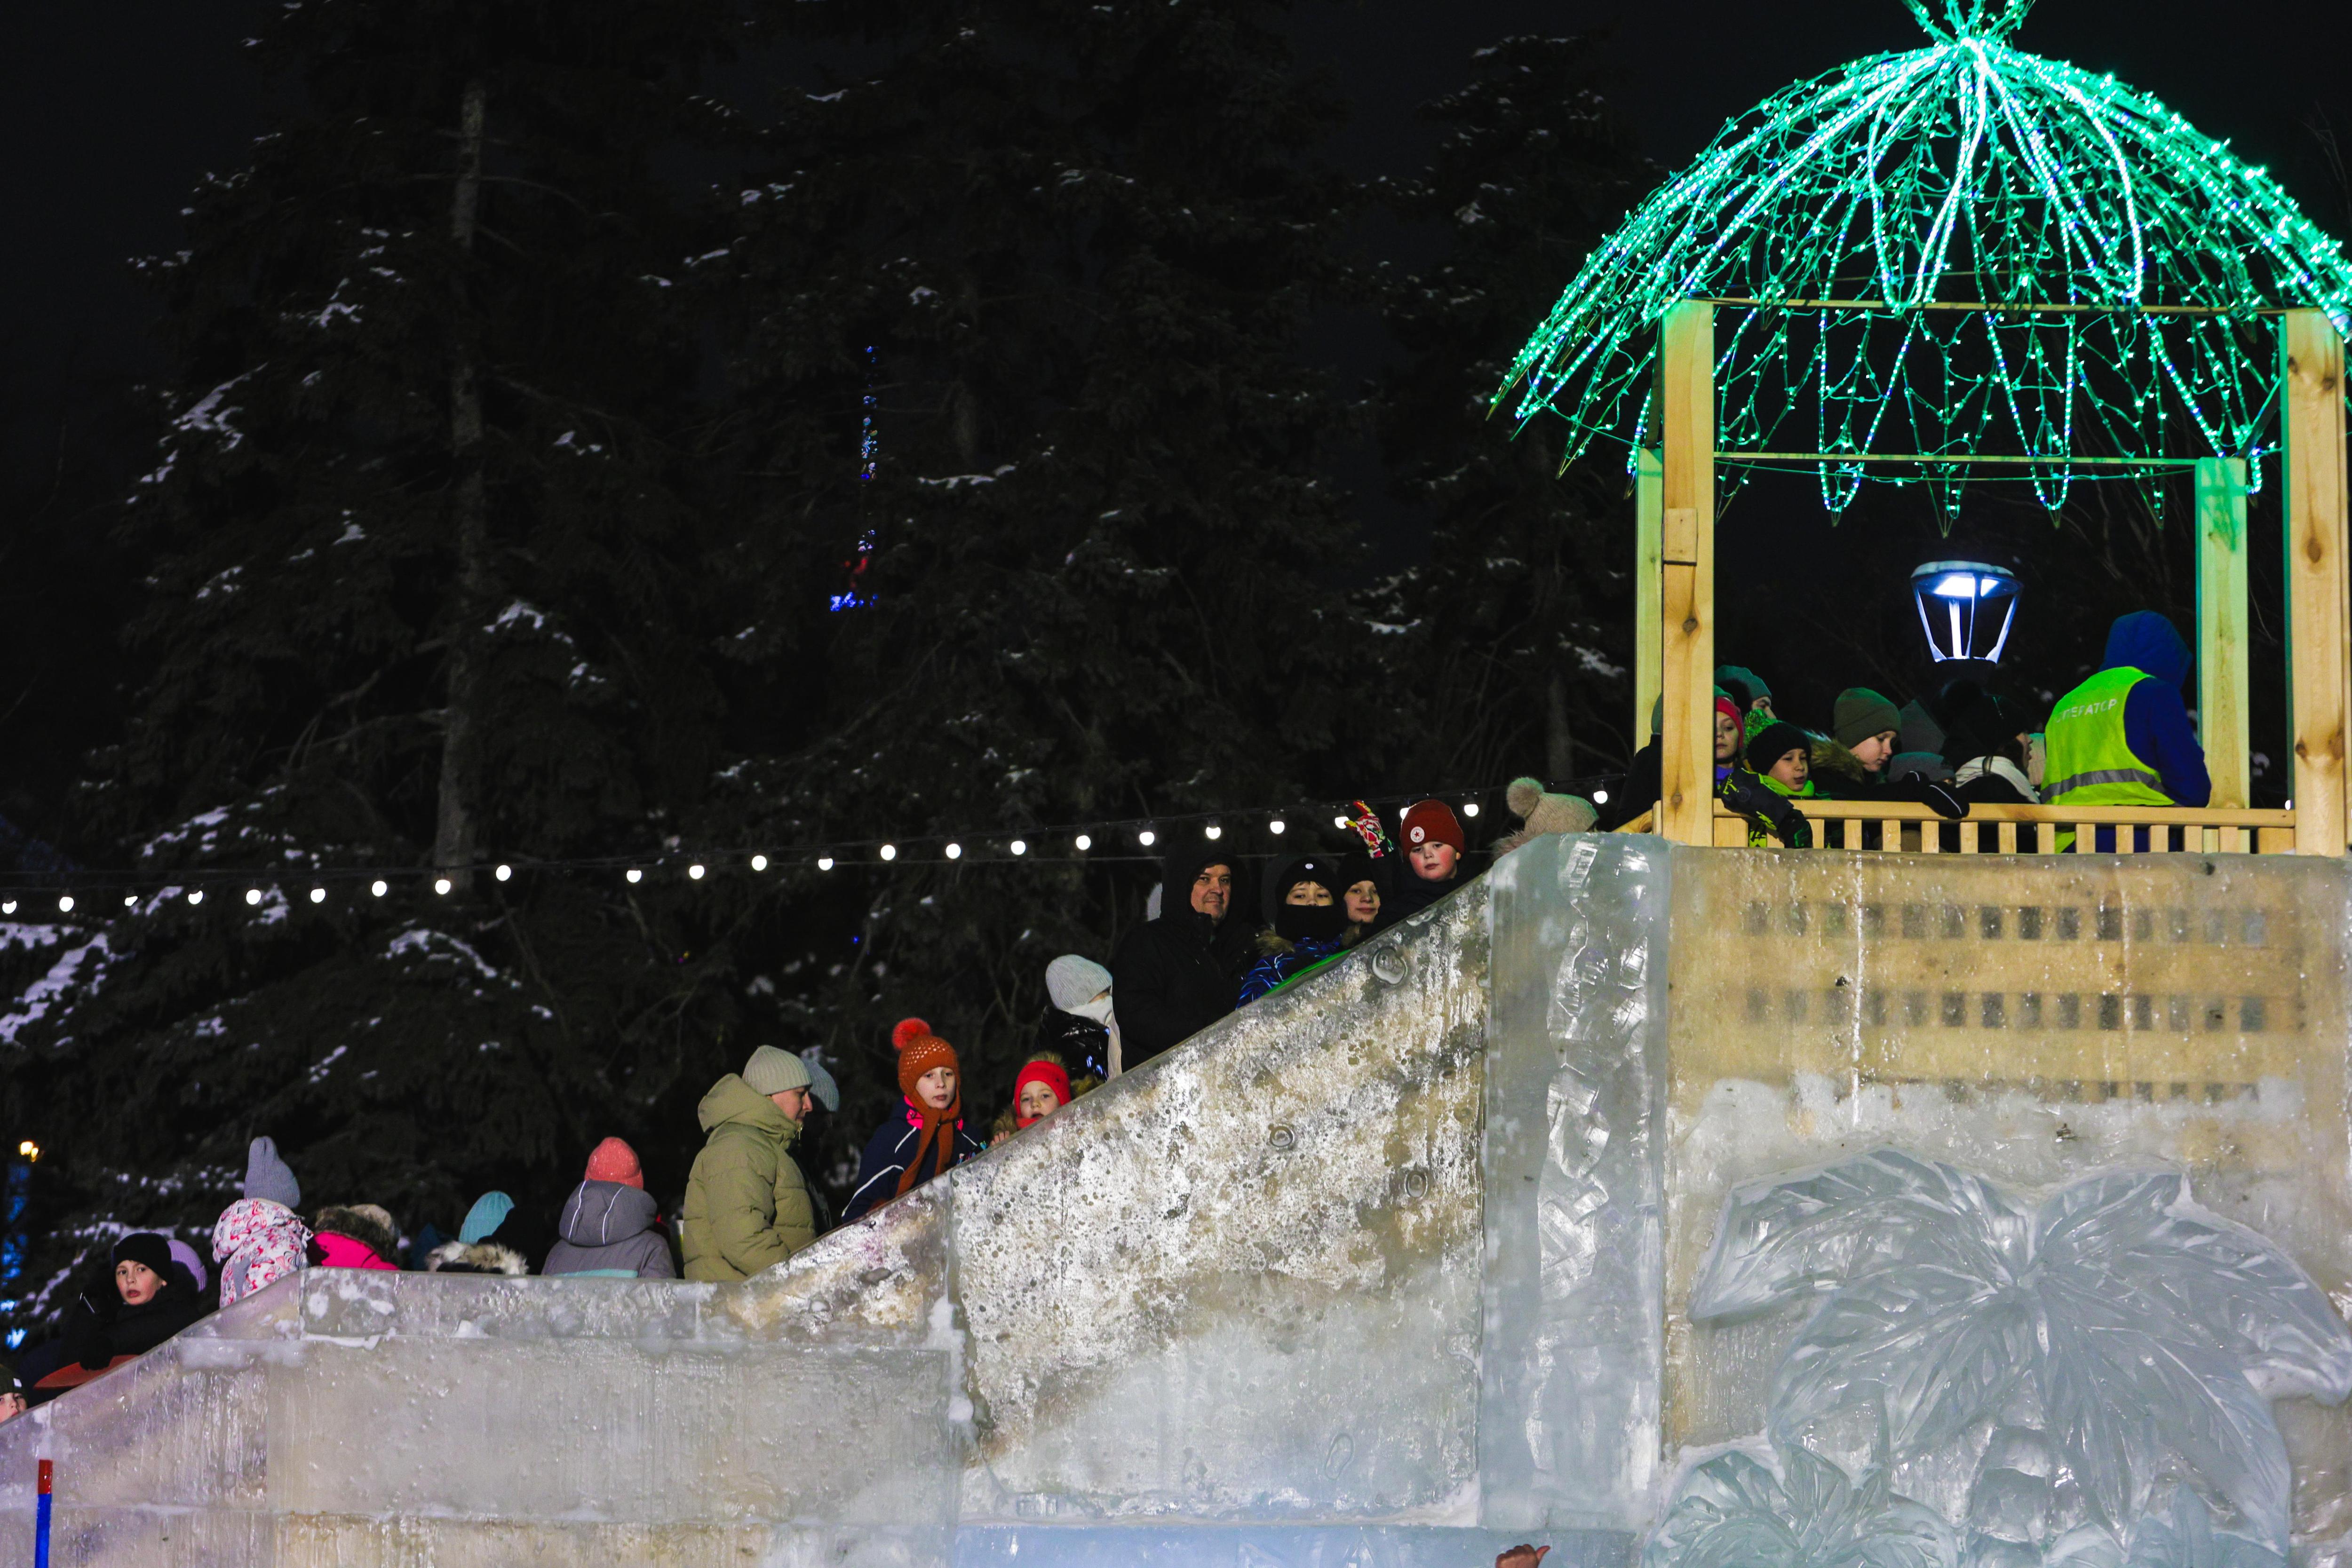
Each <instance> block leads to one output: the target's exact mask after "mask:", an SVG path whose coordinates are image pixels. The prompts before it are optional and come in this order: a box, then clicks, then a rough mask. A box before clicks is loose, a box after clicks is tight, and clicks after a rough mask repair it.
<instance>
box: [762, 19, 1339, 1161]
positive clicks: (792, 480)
mask: <svg viewBox="0 0 2352 1568" xmlns="http://www.w3.org/2000/svg"><path fill="white" fill-rule="evenodd" d="M1280 13H1281V7H1280V6H1279V5H1276V4H1274V3H1271V0H1197V3H1194V0H1188V3H1187V4H1185V5H1181V6H1170V5H1164V4H1160V3H1158V0H1150V3H1141V0H1118V3H1117V4H1112V5H1099V4H1077V3H1062V0H909V3H907V4H902V5H890V6H865V7H859V8H858V9H857V10H856V12H855V13H854V14H853V13H850V12H847V11H845V10H844V9H842V8H838V7H835V6H824V5H796V6H792V7H790V8H788V10H787V11H786V12H785V13H784V15H783V16H782V25H784V26H788V27H791V28H793V29H795V30H796V33H797V36H799V37H801V38H802V40H803V43H804V44H806V45H808V46H810V47H818V48H823V47H841V46H845V45H855V46H856V48H857V49H858V50H859V51H860V52H859V53H858V54H857V55H856V57H855V58H856V64H857V68H856V71H855V73H854V74H845V75H844V76H842V77H841V78H838V79H834V80H828V81H823V82H813V83H811V84H809V86H810V88H811V89H813V90H808V91H804V92H802V93H800V94H797V95H788V96H789V98H790V101H789V102H788V105H787V107H786V108H785V109H784V110H782V112H781V113H780V114H779V116H778V117H777V119H776V120H775V122H774V124H773V125H772V130H771V136H772V148H773V158H774V162H773V165H772V169H771V170H770V171H768V172H767V173H766V176H765V177H764V178H763V179H762V181H761V183H759V184H758V185H757V186H756V187H755V188H752V189H750V190H746V191H745V192H743V193H741V196H740V199H739V207H738V220H739V223H740V238H739V239H738V240H737V241H736V242H735V244H734V245H733V246H732V247H731V249H732V255H731V258H730V267H731V268H732V272H733V276H734V277H735V279H736V282H737V283H738V285H739V286H740V288H741V289H742V291H743V296H744V298H745V299H746V302H747V306H748V317H749V319H747V321H746V323H745V325H744V327H743V328H742V329H740V332H739V333H738V334H737V337H738V339H739V340H740V344H741V350H740V354H739V365H740V371H741V374H742V377H743V382H742V385H743V398H744V406H743V409H742V412H741V413H740V420H741V422H742V423H741V428H740V438H741V439H742V440H743V442H744V443H745V444H747V446H748V447H749V448H750V449H751V455H749V456H747V457H746V458H745V459H744V461H743V463H742V467H743V469H744V470H745V471H746V472H747V473H749V474H751V475H752V476H754V483H753V484H752V486H751V488H750V490H749V492H748V494H747V497H746V500H745V503H744V506H745V508H746V509H747V511H751V512H755V513H756V515H757V516H759V517H761V519H762V520H763V525H764V526H763V528H761V529H759V530H754V533H755V534H757V535H763V536H764V538H765V541H766V542H765V544H764V546H763V547H762V548H763V549H765V551H766V554H765V555H764V556H763V557H761V565H760V566H759V567H757V568H756V569H750V570H746V571H745V572H743V573H741V574H740V578H741V580H743V581H744V582H745V583H746V584H747V585H750V587H751V588H752V589H753V590H756V591H755V592H752V593H747V600H748V601H750V602H749V603H747V608H746V611H745V618H746V620H747V622H749V623H750V624H751V625H753V626H754V627H756V628H758V629H759V635H760V636H761V637H763V638H773V639H775V640H776V641H777V642H778V643H780V644H782V645H786V646H789V647H791V648H792V649H793V659H792V660H791V661H790V662H789V663H788V664H787V665H786V669H787V671H788V674H789V676H790V682H791V684H790V687H789V689H779V690H776V691H775V692H774V694H773V695H772V696H771V697H769V698H767V699H765V700H764V701H740V702H739V703H738V707H739V709H741V710H750V711H758V710H761V709H762V708H765V709H767V710H769V711H772V712H774V713H777V714H779V715H788V717H782V718H780V719H779V721H778V726H777V727H776V728H774V729H772V730H771V731H770V732H768V733H767V734H766V735H765V736H764V737H758V738H754V737H749V736H747V737H745V738H744V739H743V741H742V742H741V743H740V744H741V749H742V752H743V754H744V756H745V757H746V758H748V759H750V760H747V762H746V764H745V766H744V767H743V768H741V769H740V772H739V773H738V774H737V775H736V777H735V780H734V782H735V786H736V795H735V798H734V800H733V801H732V802H731V804H730V809H729V810H728V811H727V812H726V813H725V820H726V821H729V822H730V829H729V831H741V832H745V833H768V834H771V835H772V836H774V837H777V838H780V839H801V840H820V839H824V838H839V837H846V838H852V839H865V840H873V839H878V838H884V837H888V836H891V835H894V834H902V835H925V834H937V833H941V832H944V831H948V830H950V829H954V828H958V827H961V826H964V825H968V824H1001V825H1002V828H1003V832H1001V833H999V834H996V835H992V837H991V839H990V840H989V841H987V842H986V843H971V844H968V845H966V846H965V848H966V849H967V850H968V851H970V852H972V853H974V854H978V853H981V852H989V853H992V854H995V855H1000V856H1001V855H1003V854H1004V853H1005V852H1006V843H1007V841H1008V840H1009V839H1010V838H1011V837H1012V836H1013V835H1014V834H1016V833H1021V834H1025V835H1026V839H1027V841H1028V842H1029V844H1030V846H1031V847H1030V852H1029V855H1028V857H1027V860H1026V863H1024V865H1022V866H1020V867H1018V868H1015V867H1012V866H992V867H988V868H984V869H976V868H973V867H971V865H970V864H969V863H968V862H966V863H963V864H955V863H949V862H944V861H942V860H940V846H939V844H938V843H937V842H936V841H933V842H932V843H931V844H930V845H929V848H928V849H926V850H924V851H922V852H921V854H922V856H924V857H927V858H929V860H931V861H932V862H934V863H932V864H930V865H929V866H926V867H922V868H917V867H915V866H914V865H913V864H912V863H911V862H913V861H914V860H915V859H916V858H918V857H917V855H916V854H915V853H914V852H911V851H910V853H909V855H908V857H907V858H905V859H902V860H901V861H900V862H898V866H897V868H896V869H894V870H893V871H891V872H890V873H887V874H880V875H877V874H875V873H872V872H870V871H857V870H855V869H854V868H853V867H851V866H848V865H845V866H843V867H842V868H840V869H837V870H836V871H835V872H834V873H829V874H828V875H817V874H810V875H809V876H807V878H806V882H805V884H806V885H807V886H808V888H809V890H810V894H811V896H812V897H813V898H814V899H815V900H817V902H816V903H814V904H812V905H811V906H810V908H809V911H808V913H809V914H810V915H811V919H810V920H809V922H808V925H806V927H805V929H806V930H807V931H808V932H809V936H808V937H807V949H808V950H807V954H806V957H805V959H804V967H803V970H802V972H801V974H800V975H799V976H797V977H794V979H793V983H792V984H790V985H788V986H787V988H786V989H787V992H788V993H789V994H788V996H787V998H786V1001H787V1004H788V1006H789V1007H790V1008H791V1009H793V1016H794V1017H795V1018H796V1019H798V1020H799V1031H798V1033H797V1035H796V1038H795V1041H794V1042H795V1043H797V1044H799V1045H802V1046H803V1047H806V1048H814V1049H816V1050H818V1051H822V1052H824V1053H827V1054H829V1055H830V1056H831V1057H832V1059H833V1060H834V1061H835V1062H836V1063H838V1064H840V1065H841V1066H842V1067H843V1069H844V1077H845V1081H846V1087H847V1090H848V1092H849V1095H850V1099H851V1103H850V1105H849V1106H847V1107H846V1108H845V1114H844V1116H843V1117H842V1118H841V1125H840V1126H838V1127H837V1128H835V1132H834V1137H835V1142H834V1144H833V1145H831V1146H832V1150H833V1157H834V1159H835V1161H838V1160H840V1159H842V1158H844V1157H845V1156H846V1155H847V1154H848V1152H849V1151H850V1149H852V1148H854V1145H855V1141H856V1139H858V1138H860V1137H862V1136H863V1134H865V1132H866V1130H867V1129H868V1128H870V1127H871V1126H872V1125H873V1124H875V1122H876V1120H877V1118H878V1117H879V1116H881V1115H883V1114H885V1113H887V1107H888V1106H889V1105H890V1104H891V1103H893V1102H894V1101H895V1098H896V1094H897V1091H896V1089H895V1088H894V1087H891V1086H890V1083H889V1067H890V1063H889V1059H888V1052H887V1030H888V1026H889V1024H890V1022H891V1021H892V1019H894V1018H895V1017H897V1016H898V1015H899V1014H901V1013H903V1012H920V1013H922V1014H923V1015H924V1016H926V1017H928V1018H929V1019H930V1020H931V1021H932V1023H933V1024H934V1025H935V1026H937V1027H938V1028H940V1030H943V1031H944V1032H945V1033H946V1034H947V1035H948V1036H949V1038H950V1039H951V1040H955V1041H956V1042H957V1044H958V1045H959V1046H960V1047H961V1048H962V1050H963V1051H964V1055H965V1060H966V1064H967V1071H968V1073H970V1074H971V1087H972V1090H973V1092H972V1093H971V1095H968V1098H967V1102H966V1103H967V1107H968V1109H969V1110H970V1111H971V1113H972V1114H973V1115H974V1116H976V1117H978V1118H980V1124H982V1125H984V1124H985V1119H986V1116H987V1115H988V1114H991V1113H993V1111H994V1109H995V1107H996V1105H997V1104H998V1103H1000V1101H1001V1098H1002V1096H1003V1095H1004V1094H1005V1093H1007V1092H1009V1088H1010V1079H1011V1073H1012V1069H1013V1064H1014V1063H1016V1062H1017V1061H1018V1060H1019V1058H1020V1056H1021V1055H1022V1054H1023V1053H1024V1051H1025V1050H1026V1049H1027V1046H1028V1044H1029V1037H1030V1033H1031V1030H1032V1029H1033V1028H1034V1022H1035V1020H1036V1019H1037V1018H1038V1017H1039V1016H1040V1014H1041V1013H1042V1011H1043V1009H1044V1007H1045V998H1044V996H1043V986H1042V977H1043V970H1044V967H1045V962H1046V960H1047V959H1049V958H1050V957H1052V956H1054V955H1055V954H1057V953H1060V952H1065V951H1078V952H1083V953H1087V954H1090V955H1091V956H1095V957H1097V959H1101V958H1106V957H1108V953H1109V950H1110V947H1111V945H1112V944H1113V943H1114V942H1115V941H1116V939H1117V937H1118V935H1119V933H1120V931H1121V929H1122V926H1123V925H1124V924H1126V923H1130V922H1132V921H1133V920H1135V919H1137V918H1139V915H1140V914H1141V910H1142V904H1143V894H1144V890H1145V889H1146V888H1147V887H1148V886H1149V885H1150V882H1151V881H1152V877H1151V875H1150V872H1149V870H1148V869H1147V868H1146V867H1145V866H1144V865H1143V864H1142V863H1141V862H1145V861H1147V860H1148V859H1149V858H1150V855H1151V854H1152V852H1150V851H1147V850H1145V849H1143V848H1142V847H1141V846H1140V845H1139V841H1137V839H1136V838H1135V836H1134V835H1132V834H1128V835H1123V836H1122V838H1121V840H1120V841H1118V842H1117V843H1103V844H1098V845H1097V846H1096V847H1095V849H1094V851H1093V852H1091V853H1089V854H1084V855H1082V854H1080V853H1079V852H1077V851H1076V849H1075V848H1074V847H1073V845H1072V842H1071V839H1070V837H1069V835H1068V834H1066V833H1058V834H1055V833H1048V832H1046V831H1045V829H1047V828H1049V827H1051V826H1052V825H1054V824H1061V823H1070V822H1074V821H1085V820H1087V819H1090V818H1091V819H1100V818H1102V817H1105V816H1119V817H1131V818H1135V819H1147V818H1150V817H1153V816H1154V815H1155V814H1161V813H1178V812H1199V811H1206V810H1214V809H1216V808H1218V807H1220V806H1224V805H1231V804H1238V803H1241V802H1244V801H1249V802H1256V801H1265V800H1282V799H1285V798H1286V797H1291V796H1296V795H1301V794H1303V793H1305V792H1307V791H1308V790H1310V789H1326V790H1329V791H1331V792H1334V793H1337V792H1339V790H1340V789H1342V788H1343V787H1344V786H1343V782H1342V781H1343V780H1345V781H1355V782H1357V784H1358V787H1360V779H1361V774H1360V773H1359V772H1353V771H1351V768H1352V766H1353V765H1354V764H1355V763H1356V762H1358V761H1360V757H1358V756H1351V755H1350V747H1351V746H1353V747H1356V748H1358V749H1359V750H1360V747H1361V741H1360V737H1361V736H1362V735H1363V733H1364V732H1365V727H1363V726H1359V727H1356V728H1355V729H1354V731H1353V734H1352V736H1351V734H1350V730H1349V723H1348V721H1349V716H1350V715H1352V714H1354V713H1356V712H1358V711H1360V709H1361V707H1362V706H1363V705H1365V704H1366V703H1368V702H1369V701H1370V700H1373V699H1376V698H1377V695H1378V694H1377V693H1374V692H1370V691H1368V690H1367V689H1366V683H1365V680H1364V675H1363V672H1364V670H1365V669H1366V667H1367V665H1368V659H1367V657H1366V655H1365V653H1364V652H1363V647H1362V644H1363V642H1364V638H1365V632H1364V631H1363V629H1362V627H1361V624H1360V621H1359V620H1358V619H1357V618H1355V617H1354V616H1353V615H1352V614H1351V613H1350V612H1349V609H1348V607H1347V605H1346V604H1345V602H1344V601H1343V599H1342V598H1341V596H1340V595H1339V592H1338V591H1337V588H1336V583H1337V581H1338V580H1339V574H1341V573H1342V572H1344V571H1346V570H1349V567H1350V566H1351V564H1352V562H1353V559H1354V556H1353V550H1354V549H1355V540H1354V532H1353V528H1352V526H1351V523H1350V521H1349V517H1348V516H1347V511H1346V507H1345V506H1344V502H1343V497H1341V496H1340V495H1339V493H1338V491H1337V490H1336V488H1335V487H1334V486H1332V485H1331V484H1330V483H1329V481H1328V478H1327V477H1325V476H1324V475H1323V471H1322V466H1321V465H1322V462H1323V458H1324V453H1325V448H1326V445H1327V443H1328V440H1329V438H1330V437H1331V435H1332V434H1334V432H1335V431H1336V430H1337V429H1338V428H1339V426H1340V424H1341V422H1342V421H1343V420H1344V419H1345V418H1346V417H1347V413H1348V411H1347V410H1346V408H1345V406H1344V405H1343V404H1342V402H1340V400H1339V399H1338V398H1337V397H1336V396H1335V395H1334V392H1333V391H1332V389H1331V387H1330V385H1329V383H1328V380H1327V378H1325V377H1324V376H1322V375H1320V374H1319V373H1318V372H1317V371H1314V370H1313V369H1312V368H1310V366H1309V365H1308V364H1307V360H1306V357H1305V355H1304V353H1303V352H1302V349H1301V343H1300V337H1301V330H1302V328H1303V326H1304V324H1305V322H1306V320H1307V317H1308V315H1309V313H1310V312H1311V311H1312V310H1314V309H1315V308H1317V306H1318V304H1319V303H1322V302H1325V301H1328V300H1329V299H1331V298H1334V297H1335V296H1336V295H1337V294H1338V293H1339V291H1340V290H1341V289H1342V288H1344V287H1346V286H1347V278H1346V273H1345V268H1344V267H1342V265H1341V263H1340V262H1339V259H1338V258H1337V253H1336V249H1335V240H1336V235H1337V233H1338V230H1339V225H1340V224H1341V222H1342V220H1343V218H1344V216H1345V214H1346V213H1347V212H1348V210H1349V203H1350V202H1351V200H1352V197H1351V194H1350V192H1349V188H1348V187H1347V185H1346V184H1345V183H1344V182H1343V181H1341V180H1340V179H1339V177H1337V176H1336V175H1335V174H1334V173H1332V172H1330V171H1329V170H1328V167H1327V166H1325V165H1324V164H1322V163H1321V162H1319V161H1318V159H1319V153H1318V147H1319V144H1320V142H1321V140H1322V138H1323V137H1324V136H1325V134H1326V133H1327V132H1328V130H1329V129H1330V127H1331V125H1332V123H1333V120H1334V115H1333V111H1332V110H1331V108H1330V106H1329V105H1328V103H1326V102H1325V101H1324V100H1322V99H1320V98H1318V96H1317V94H1316V93H1315V92H1313V91H1311V90H1309V89H1307V88H1306V87H1305V86H1303V85H1302V84H1301V83H1300V81H1299V80H1298V79H1297V76H1296V74H1295V72H1294V71H1293V69H1292V68H1291V66H1290V64H1289V61H1288V57H1287V55H1286V49H1285V47H1284V44H1283V42H1282V39H1281V37H1280V35H1279V33H1278V32H1277V30H1276V23H1277V22H1278V20H1279V17H1280ZM834 28H838V29H839V31H838V32H835V31H828V30H827V29H834ZM877 60H878V62H879V63H878V64H877V63H876V62H877ZM869 442H870V443H871V445H870V446H869V445H868V443H869ZM853 562H854V563H856V570H853V568H852V566H851V564H849V563H853ZM844 600H847V601H851V602H848V603H847V604H846V605H845V607H842V608H838V609H835V608H832V606H833V605H834V604H835V603H836V602H839V601H844ZM786 726H798V727H800V730H799V733H798V734H788V733H785V732H784V727H786ZM763 751H765V752H766V753H768V755H769V757H770V758H771V760H768V761H764V762H763V761H761V760H759V758H760V757H761V753H762V752H763ZM1183 831H1200V829H1199V827H1198V826H1197V825H1195V826H1192V827H1189V828H1186V829H1185V830H1183ZM1295 837H1296V835H1294V839H1295ZM1235 841H1236V844H1237V847H1242V848H1244V849H1245V850H1246V851H1248V852H1252V853H1263V852H1265V850H1267V849H1269V848H1271V847H1274V844H1273V842H1272V841H1265V839H1264V837H1263V833H1262V831H1255V832H1254V833H1253V834H1252V836H1251V838H1250V839H1249V840H1247V841H1244V837H1243V834H1242V833H1241V831H1239V829H1238V826H1237V828H1236V832H1235ZM828 888H829V891H828ZM1243 917H1244V918H1248V919H1251V920H1252V921H1253V922H1254V921H1255V887H1254V886H1252V887H1250V888H1249V889H1248V890H1247V896H1246V897H1245V899H1244V911H1243ZM845 938H846V939H845ZM837 1168H838V1166H837V1165H836V1166H835V1169H837Z"/></svg>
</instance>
